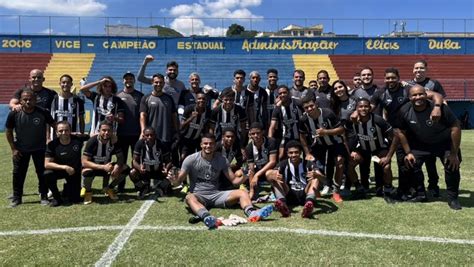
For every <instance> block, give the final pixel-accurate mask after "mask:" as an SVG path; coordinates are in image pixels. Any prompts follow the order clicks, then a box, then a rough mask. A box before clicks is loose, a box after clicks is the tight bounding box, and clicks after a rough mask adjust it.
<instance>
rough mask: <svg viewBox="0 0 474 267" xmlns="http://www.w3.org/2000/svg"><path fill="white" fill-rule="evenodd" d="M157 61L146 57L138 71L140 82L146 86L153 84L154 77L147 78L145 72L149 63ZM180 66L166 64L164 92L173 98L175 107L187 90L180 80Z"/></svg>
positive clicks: (174, 63) (172, 62) (171, 63)
mask: <svg viewBox="0 0 474 267" xmlns="http://www.w3.org/2000/svg"><path fill="white" fill-rule="evenodd" d="M153 60H155V58H154V57H153V56H152V55H146V56H145V60H144V61H143V64H142V66H141V67H140V70H139V71H138V81H140V82H142V83H145V84H153V77H152V76H145V70H146V67H147V65H148V63H150V62H152V61H153ZM178 73H179V66H178V63H176V61H170V62H168V63H166V77H165V78H164V87H163V92H164V93H166V94H168V95H170V96H171V97H172V98H173V101H174V103H175V105H177V104H178V100H179V95H180V94H181V92H182V91H184V90H186V86H185V85H184V83H183V82H182V81H180V80H178Z"/></svg>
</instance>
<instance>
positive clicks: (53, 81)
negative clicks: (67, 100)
mask: <svg viewBox="0 0 474 267" xmlns="http://www.w3.org/2000/svg"><path fill="white" fill-rule="evenodd" d="M94 58H95V54H86V53H84V54H70V53H55V54H53V56H52V57H51V60H50V61H49V64H48V66H47V68H46V70H45V73H44V76H45V79H46V80H45V82H44V86H45V87H48V88H51V89H54V90H59V78H60V77H61V76H62V75H63V74H69V75H71V76H72V78H73V83H74V84H75V87H77V88H79V86H80V85H79V81H80V80H81V78H82V77H87V76H88V75H89V71H90V69H91V66H92V63H93V61H94Z"/></svg>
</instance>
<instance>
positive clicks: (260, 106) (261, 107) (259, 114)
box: [247, 71, 269, 130]
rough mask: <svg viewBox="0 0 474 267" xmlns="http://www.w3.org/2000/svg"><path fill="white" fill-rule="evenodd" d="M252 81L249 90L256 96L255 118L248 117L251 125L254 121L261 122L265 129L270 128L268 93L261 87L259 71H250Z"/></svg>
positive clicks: (248, 86)
mask: <svg viewBox="0 0 474 267" xmlns="http://www.w3.org/2000/svg"><path fill="white" fill-rule="evenodd" d="M249 76H250V83H249V84H248V85H247V90H248V91H250V92H252V94H253V97H254V100H253V102H254V111H253V114H254V117H253V118H248V119H249V125H251V124H252V123H253V122H260V123H261V124H263V126H264V129H265V130H266V129H268V123H269V122H268V117H267V115H268V112H267V105H266V103H267V102H268V100H267V99H268V94H267V92H266V91H265V89H263V88H262V87H260V80H261V77H260V73H258V71H252V72H251V73H250V75H249Z"/></svg>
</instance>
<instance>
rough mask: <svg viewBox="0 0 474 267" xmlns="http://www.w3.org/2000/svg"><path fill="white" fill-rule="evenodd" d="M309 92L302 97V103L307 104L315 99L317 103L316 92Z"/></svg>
mask: <svg viewBox="0 0 474 267" xmlns="http://www.w3.org/2000/svg"><path fill="white" fill-rule="evenodd" d="M308 92H309V94H306V95H305V96H304V97H303V98H301V104H302V105H303V104H306V103H309V102H311V101H313V102H314V103H315V104H316V100H315V99H314V94H312V92H310V91H308Z"/></svg>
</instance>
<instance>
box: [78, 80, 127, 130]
mask: <svg viewBox="0 0 474 267" xmlns="http://www.w3.org/2000/svg"><path fill="white" fill-rule="evenodd" d="M96 86H97V92H91V91H90V89H92V88H93V87H96ZM80 90H81V92H82V93H83V94H84V95H85V96H86V97H87V98H89V99H90V100H91V101H92V108H93V113H92V122H91V133H90V134H91V136H92V135H96V134H98V133H99V124H100V123H101V122H102V121H103V120H107V121H109V122H111V123H112V130H113V132H114V133H116V132H117V127H118V124H119V123H122V122H123V121H124V108H123V102H122V100H120V98H118V97H117V96H115V94H116V93H117V84H116V83H115V81H114V79H113V78H112V77H110V76H104V77H102V78H101V79H100V80H98V81H95V82H92V83H88V84H86V85H84V86H83V87H81V89H80Z"/></svg>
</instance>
